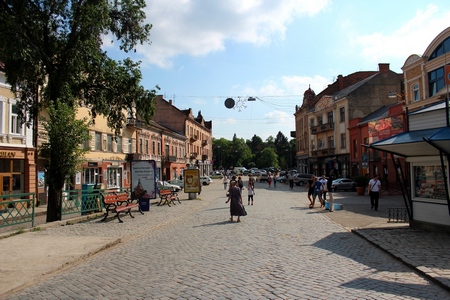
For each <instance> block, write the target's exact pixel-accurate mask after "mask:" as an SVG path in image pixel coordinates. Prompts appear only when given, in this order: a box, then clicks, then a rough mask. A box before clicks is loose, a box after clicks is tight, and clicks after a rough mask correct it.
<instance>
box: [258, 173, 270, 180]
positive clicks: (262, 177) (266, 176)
mask: <svg viewBox="0 0 450 300" xmlns="http://www.w3.org/2000/svg"><path fill="white" fill-rule="evenodd" d="M268 177H269V176H268V175H267V172H261V175H259V176H258V179H259V182H267V178H268Z"/></svg>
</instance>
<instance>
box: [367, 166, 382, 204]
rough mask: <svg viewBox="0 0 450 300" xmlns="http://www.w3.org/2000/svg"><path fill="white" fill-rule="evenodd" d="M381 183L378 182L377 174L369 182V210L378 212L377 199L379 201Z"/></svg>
mask: <svg viewBox="0 0 450 300" xmlns="http://www.w3.org/2000/svg"><path fill="white" fill-rule="evenodd" d="M380 190H381V182H380V181H379V180H378V174H375V176H373V178H372V179H370V181H369V196H370V205H371V206H370V209H374V208H375V210H378V199H380Z"/></svg>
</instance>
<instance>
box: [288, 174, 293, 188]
mask: <svg viewBox="0 0 450 300" xmlns="http://www.w3.org/2000/svg"><path fill="white" fill-rule="evenodd" d="M288 178H289V188H291V189H293V188H294V174H293V173H289V177H288Z"/></svg>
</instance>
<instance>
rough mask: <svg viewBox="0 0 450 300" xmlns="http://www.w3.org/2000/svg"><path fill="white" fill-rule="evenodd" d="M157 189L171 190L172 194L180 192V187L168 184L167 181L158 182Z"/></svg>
mask: <svg viewBox="0 0 450 300" xmlns="http://www.w3.org/2000/svg"><path fill="white" fill-rule="evenodd" d="M158 189H160V190H171V191H173V192H179V191H181V190H182V188H181V186H179V185H176V184H170V183H169V182H167V181H158Z"/></svg>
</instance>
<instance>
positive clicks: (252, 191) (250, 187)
mask: <svg viewBox="0 0 450 300" xmlns="http://www.w3.org/2000/svg"><path fill="white" fill-rule="evenodd" d="M247 191H248V205H250V201H251V203H252V204H251V205H253V196H254V195H255V186H254V185H253V182H252V181H251V180H249V181H248V186H247Z"/></svg>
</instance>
